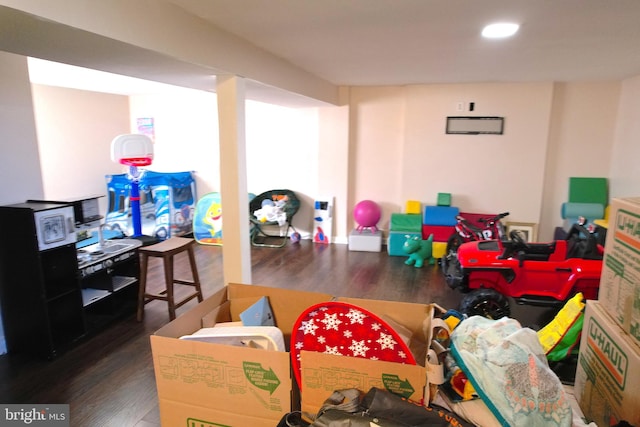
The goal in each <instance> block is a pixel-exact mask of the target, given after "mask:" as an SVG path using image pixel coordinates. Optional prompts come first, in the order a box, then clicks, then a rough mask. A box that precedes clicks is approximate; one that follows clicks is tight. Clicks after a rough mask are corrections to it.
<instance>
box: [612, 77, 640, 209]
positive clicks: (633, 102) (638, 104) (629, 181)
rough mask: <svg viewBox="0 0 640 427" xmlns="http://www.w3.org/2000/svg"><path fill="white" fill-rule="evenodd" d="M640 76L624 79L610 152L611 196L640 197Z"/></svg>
mask: <svg viewBox="0 0 640 427" xmlns="http://www.w3.org/2000/svg"><path fill="white" fill-rule="evenodd" d="M638 159H640V76H636V77H634V78H631V79H627V80H625V81H623V82H622V90H621V96H620V104H619V108H618V116H617V123H616V134H615V143H614V146H613V151H612V153H611V172H610V177H611V195H612V196H613V197H628V196H640V167H638Z"/></svg>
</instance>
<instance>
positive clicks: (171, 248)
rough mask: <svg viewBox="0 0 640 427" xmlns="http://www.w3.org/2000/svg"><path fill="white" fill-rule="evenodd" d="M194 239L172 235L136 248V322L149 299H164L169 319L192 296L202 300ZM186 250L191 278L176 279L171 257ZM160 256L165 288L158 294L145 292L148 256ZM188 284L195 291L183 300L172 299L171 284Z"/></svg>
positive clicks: (172, 317) (174, 316)
mask: <svg viewBox="0 0 640 427" xmlns="http://www.w3.org/2000/svg"><path fill="white" fill-rule="evenodd" d="M194 244H195V240H193V239H187V238H184V237H172V238H170V239H167V240H165V241H163V242H160V243H156V244H155V245H151V246H142V247H141V248H139V249H138V253H139V254H140V289H139V291H138V322H140V321H142V319H143V317H144V306H145V304H146V303H148V302H149V301H153V300H161V301H166V302H167V304H168V305H169V318H170V319H171V320H173V319H175V318H176V309H177V308H178V307H180V306H182V305H183V304H185V303H187V302H188V301H191V300H192V299H194V298H196V297H197V298H198V301H202V289H201V287H200V277H199V276H198V269H197V267H196V258H195V254H194V251H193V245H194ZM185 251H186V252H187V254H188V255H189V264H190V265H191V275H192V278H193V280H191V281H188V280H178V279H176V278H174V277H173V257H174V256H175V255H176V254H179V253H181V252H185ZM150 256H151V257H158V258H162V260H163V263H164V280H165V284H166V288H165V289H164V290H163V291H162V292H160V293H159V294H151V293H148V292H147V265H148V263H149V257H150ZM176 283H177V284H179V285H188V286H194V287H195V288H196V291H195V292H194V293H193V294H191V295H189V296H187V297H186V298H184V299H183V300H181V301H179V302H176V301H175V299H174V292H173V285H174V284H176Z"/></svg>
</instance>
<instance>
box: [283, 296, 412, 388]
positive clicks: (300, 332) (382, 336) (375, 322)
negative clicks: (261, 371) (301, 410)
mask: <svg viewBox="0 0 640 427" xmlns="http://www.w3.org/2000/svg"><path fill="white" fill-rule="evenodd" d="M302 350H305V351H315V352H320V353H327V354H334V355H340V356H349V357H360V358H364V359H371V360H383V361H387V362H397V363H406V364H410V365H415V364H416V361H415V359H414V357H413V355H412V354H411V351H410V350H409V347H407V345H406V343H405V342H404V341H403V340H402V338H400V336H399V335H398V333H397V332H396V331H395V330H394V329H393V328H392V327H390V326H389V325H388V324H387V323H386V322H385V321H384V320H382V319H380V318H379V317H378V316H376V315H375V314H373V313H371V312H369V311H367V310H365V309H363V308H361V307H358V306H356V305H353V304H348V303H344V302H338V301H329V302H323V303H320V304H317V305H314V306H311V307H309V308H308V309H307V310H305V311H304V312H303V313H302V314H301V315H300V317H298V320H297V321H296V323H295V324H294V327H293V331H292V333H291V363H292V364H293V367H294V370H293V371H294V374H295V376H296V379H297V380H298V385H300V386H301V384H302V383H301V381H300V352H301V351H302Z"/></svg>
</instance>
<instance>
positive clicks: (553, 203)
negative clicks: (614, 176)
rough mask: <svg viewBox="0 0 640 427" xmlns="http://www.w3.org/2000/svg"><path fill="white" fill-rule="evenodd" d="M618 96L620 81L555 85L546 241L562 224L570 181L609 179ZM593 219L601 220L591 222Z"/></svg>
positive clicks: (544, 225) (543, 234)
mask: <svg viewBox="0 0 640 427" xmlns="http://www.w3.org/2000/svg"><path fill="white" fill-rule="evenodd" d="M619 97H620V83H619V82H590V83H557V84H555V85H554V95H553V105H552V119H551V127H550V129H549V150H548V153H547V158H546V165H545V169H546V173H545V185H544V192H543V203H542V205H543V210H542V212H541V220H540V224H541V225H542V226H541V227H540V231H541V233H540V234H541V236H540V238H541V239H543V240H550V239H552V238H553V227H554V226H557V225H560V221H561V219H560V218H561V213H560V212H561V207H562V203H564V202H566V201H567V199H568V195H569V178H570V177H605V178H607V177H609V176H610V166H611V165H610V163H611V151H612V147H613V144H614V133H615V123H616V118H617V116H618V100H619ZM609 186H610V188H612V187H613V185H612V183H611V182H609ZM593 219H597V218H589V220H593Z"/></svg>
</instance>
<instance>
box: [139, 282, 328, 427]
mask: <svg viewBox="0 0 640 427" xmlns="http://www.w3.org/2000/svg"><path fill="white" fill-rule="evenodd" d="M263 296H267V297H268V298H269V304H270V306H271V309H272V311H273V316H274V319H275V322H276V325H278V327H279V328H280V329H281V330H282V332H283V335H284V338H285V342H288V340H289V339H290V336H291V330H292V328H293V325H294V323H295V321H296V320H297V317H298V315H299V314H300V313H301V312H302V311H304V310H305V309H306V308H307V307H309V306H310V305H314V304H318V303H320V302H323V301H328V300H329V299H331V295H329V294H323V293H313V292H299V291H291V290H286V289H278V288H268V287H262V286H252V285H239V284H230V285H229V286H227V287H225V288H224V289H222V290H220V291H219V292H217V293H216V294H214V295H212V296H211V297H209V298H207V299H205V300H204V301H203V302H201V303H200V304H198V305H197V306H195V307H194V308H192V309H191V310H189V311H187V312H186V313H184V314H183V315H181V316H179V317H178V318H176V319H175V320H173V321H172V322H170V323H168V324H167V325H165V326H164V327H163V328H161V329H159V330H158V331H156V333H155V334H154V335H152V336H151V351H152V354H153V366H154V370H155V376H156V387H157V389H158V400H159V406H160V418H161V422H162V425H163V426H167V427H174V426H185V427H192V426H193V427H196V426H197V427H209V426H211V427H213V426H216V427H221V426H226V427H247V426H252V427H254V426H255V427H273V426H275V425H277V424H278V422H279V421H280V419H281V418H282V416H283V415H284V414H286V413H287V412H290V411H291V410H292V409H296V408H297V407H299V396H298V395H297V392H296V388H295V387H294V381H293V380H292V376H291V362H290V355H289V353H288V352H278V351H267V350H262V349H256V348H248V347H234V346H228V345H222V344H212V343H206V342H198V341H187V340H180V339H179V337H181V336H184V335H190V334H193V333H194V332H196V331H197V330H199V329H201V328H203V327H211V326H213V325H214V324H215V323H218V322H230V321H239V320H240V313H241V312H242V311H244V310H246V309H247V308H248V307H250V306H251V305H252V304H253V303H255V302H256V301H258V300H259V299H260V298H262V297H263Z"/></svg>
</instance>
